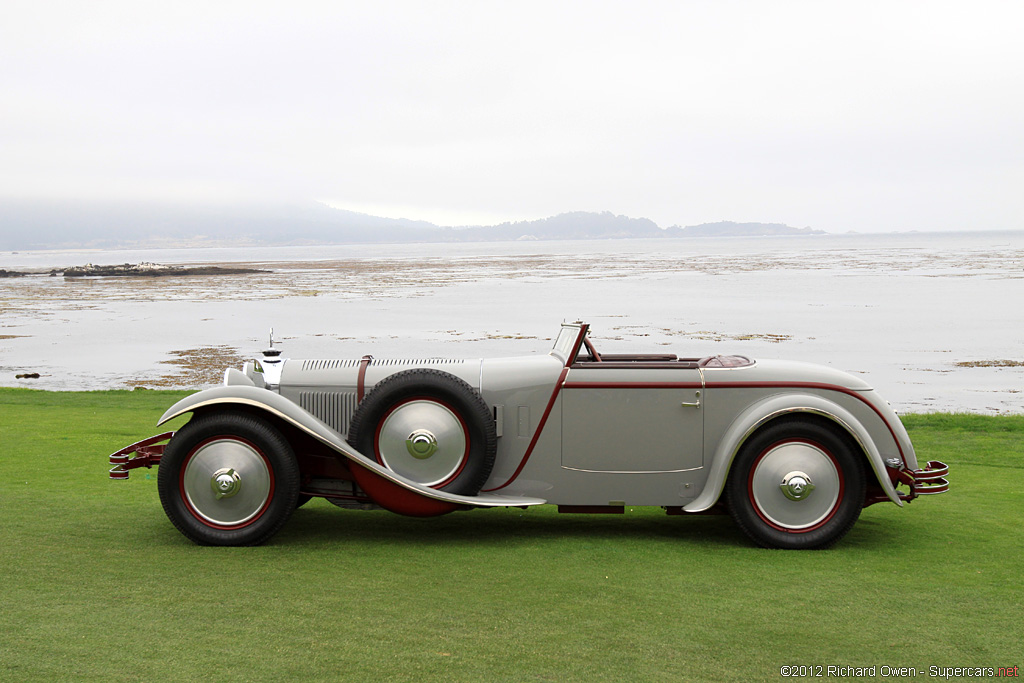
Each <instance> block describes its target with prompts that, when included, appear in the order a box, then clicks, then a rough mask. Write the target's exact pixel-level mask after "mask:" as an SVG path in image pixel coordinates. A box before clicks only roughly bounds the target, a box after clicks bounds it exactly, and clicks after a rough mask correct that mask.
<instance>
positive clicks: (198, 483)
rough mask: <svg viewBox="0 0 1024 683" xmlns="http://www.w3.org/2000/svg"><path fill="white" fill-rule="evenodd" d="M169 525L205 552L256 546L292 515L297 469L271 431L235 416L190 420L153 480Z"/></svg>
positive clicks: (279, 437)
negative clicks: (219, 547) (220, 547)
mask: <svg viewBox="0 0 1024 683" xmlns="http://www.w3.org/2000/svg"><path fill="white" fill-rule="evenodd" d="M157 488H158V489H159V492H160V502H161V503H162V504H163V507H164V512H166V513H167V517H168V518H169V519H170V520H171V523H173V524H174V526H175V527H177V528H178V530H179V531H181V533H183V534H184V535H185V536H187V537H188V538H190V539H191V540H193V541H195V542H196V543H200V544H202V545H257V544H259V543H263V542H264V541H266V540H267V539H268V538H270V537H271V536H272V535H274V534H275V533H276V532H277V531H278V530H279V529H280V528H281V526H283V525H284V523H285V522H286V521H288V518H289V517H290V516H291V513H292V512H293V511H294V510H295V507H296V503H297V502H298V497H299V468H298V464H297V462H296V460H295V456H294V455H293V453H292V449H291V447H290V446H289V445H288V442H287V441H286V440H285V438H284V437H283V436H282V435H281V433H280V432H279V431H278V430H277V429H275V428H274V427H273V426H272V425H270V424H269V423H267V422H266V421H265V420H261V419H259V418H258V417H255V416H252V415H248V414H245V413H237V412H223V413H212V414H208V415H201V416H199V417H194V418H193V419H192V421H191V422H189V423H188V424H187V425H185V426H184V427H182V428H181V429H180V430H179V431H178V432H177V433H176V434H175V435H174V438H172V439H171V441H170V443H169V444H168V445H167V450H166V451H165V452H164V456H163V458H162V459H161V461H160V471H159V474H158V477H157Z"/></svg>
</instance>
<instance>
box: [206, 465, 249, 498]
mask: <svg viewBox="0 0 1024 683" xmlns="http://www.w3.org/2000/svg"><path fill="white" fill-rule="evenodd" d="M210 487H211V488H212V489H213V494H214V498H217V499H218V500H220V499H221V498H230V497H231V496H233V495H235V494H236V493H238V490H239V489H240V488H242V478H241V477H240V476H238V472H235V471H234V470H233V469H231V468H230V467H222V468H220V469H219V470H217V471H216V472H214V473H213V477H212V478H211V479H210Z"/></svg>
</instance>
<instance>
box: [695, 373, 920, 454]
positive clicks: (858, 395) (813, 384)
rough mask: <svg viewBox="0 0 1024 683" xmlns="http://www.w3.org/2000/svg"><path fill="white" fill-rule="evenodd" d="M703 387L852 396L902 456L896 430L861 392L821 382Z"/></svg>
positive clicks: (710, 384) (757, 383) (722, 384)
mask: <svg viewBox="0 0 1024 683" xmlns="http://www.w3.org/2000/svg"><path fill="white" fill-rule="evenodd" d="M705 387H706V388H708V389H820V390H822V391H838V392H839V393H842V394H846V395H847V396H852V397H854V398H855V399H857V400H858V401H860V402H861V403H863V404H864V405H866V406H867V407H868V408H871V410H873V411H874V412H875V415H877V416H878V418H879V419H880V420H881V421H882V424H884V425H885V428H886V429H888V430H889V434H890V435H891V436H892V440H893V442H894V443H895V444H896V449H897V450H898V451H899V452H900V458H903V457H904V456H903V447H902V446H900V440H899V439H898V438H896V430H894V429H893V428H892V425H891V424H889V420H887V419H886V417H885V415H883V414H882V412H881V411H880V410H879V409H878V408H876V407H875V406H874V405H873V404H872V403H871V402H870V401H869V400H867V399H866V398H864V394H863V393H862V392H859V391H854V390H853V389H847V388H846V387H841V386H839V385H838V384H824V383H821V382H708V383H707V384H706V385H705Z"/></svg>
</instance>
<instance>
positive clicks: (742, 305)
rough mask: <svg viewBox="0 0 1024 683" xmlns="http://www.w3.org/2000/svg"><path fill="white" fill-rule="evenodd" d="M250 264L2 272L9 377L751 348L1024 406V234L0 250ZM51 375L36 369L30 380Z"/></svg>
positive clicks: (913, 390)
mask: <svg viewBox="0 0 1024 683" xmlns="http://www.w3.org/2000/svg"><path fill="white" fill-rule="evenodd" d="M140 261H150V262H157V263H164V264H198V263H217V264H225V265H231V264H246V265H255V266H256V267H259V268H263V269H265V270H267V271H268V272H265V273H259V274H255V275H230V276H228V275H225V276H206V277H198V276H197V277H181V278H156V279H146V278H130V279H129V278H80V279H79V278H76V279H70V278H69V279H67V280H65V279H64V278H61V277H47V276H33V277H24V278H3V279H0V385H3V386H31V387H37V388H44V389H102V388H116V387H126V386H138V385H142V386H181V387H188V388H200V387H202V386H205V385H208V383H210V382H216V381H217V375H219V374H220V371H221V369H222V367H223V365H225V364H237V362H238V360H239V359H240V358H242V357H248V356H252V355H254V354H256V353H258V352H259V351H260V350H261V349H262V348H264V347H265V346H266V343H267V337H268V334H269V330H270V328H274V331H275V332H274V333H275V338H276V339H278V340H279V341H280V342H281V347H282V348H283V350H284V352H285V355H286V356H291V357H295V358H300V357H306V358H308V357H358V356H362V355H363V354H366V353H372V354H373V355H374V356H377V357H384V356H395V355H400V356H423V355H430V356H435V355H436V356H447V357H457V356H467V357H488V356H505V355H519V354H529V353H546V352H547V349H548V347H549V345H550V339H551V337H552V335H553V334H554V333H555V331H556V329H557V327H558V324H559V323H560V322H561V321H562V320H576V319H582V320H585V321H588V322H590V323H591V324H592V330H593V338H594V341H595V344H596V345H597V346H598V349H599V350H600V349H601V348H605V349H607V350H608V351H611V352H626V351H635V352H652V353H654V352H673V353H676V354H678V355H680V356H703V355H709V354H714V353H740V354H744V355H748V356H751V357H755V358H788V359H793V360H804V361H810V362H815V363H821V364H825V365H830V366H833V367H836V368H839V369H842V370H846V371H848V372H852V373H855V374H858V375H862V376H864V377H866V378H867V379H868V381H869V382H870V383H871V384H873V385H874V386H875V388H877V389H878V390H879V391H880V392H881V393H882V395H883V396H885V397H886V398H887V399H888V400H889V401H890V402H891V403H892V404H893V406H894V407H896V408H897V409H898V410H901V411H907V412H911V411H913V412H920V411H932V410H968V411H973V412H984V413H1006V412H1013V413H1022V412H1024V394H1022V393H1021V392H1022V390H1024V313H1022V312H1021V302H1022V301H1024V232H1017V233H958V234H924V233H922V234H900V235H825V236H801V237H780V238H757V239H741V238H714V239H685V240H684V239H678V240H608V241H582V242H502V243H473V244H454V245H453V244H404V245H340V246H328V247H324V246H317V247H283V248H272V247H246V248H207V249H161V250H119V251H46V252H22V253H11V252H0V268H4V269H8V270H44V269H50V268H62V267H67V266H71V265H82V264H85V263H90V262H91V263H97V264H113V263H138V262H140ZM27 372H38V373H40V375H41V377H40V378H39V379H17V378H16V375H17V374H23V373H27Z"/></svg>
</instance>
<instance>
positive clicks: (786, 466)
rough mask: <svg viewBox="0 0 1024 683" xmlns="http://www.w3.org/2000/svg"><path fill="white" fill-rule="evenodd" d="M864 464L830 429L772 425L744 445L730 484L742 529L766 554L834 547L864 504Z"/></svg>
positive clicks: (731, 503) (801, 422) (805, 422)
mask: <svg viewBox="0 0 1024 683" xmlns="http://www.w3.org/2000/svg"><path fill="white" fill-rule="evenodd" d="M865 485H866V484H865V474H864V466H863V463H862V459H861V458H859V457H858V456H857V454H856V453H855V452H854V451H853V449H852V448H851V447H850V446H849V445H848V444H847V442H846V441H845V440H844V439H843V438H841V437H840V436H839V435H838V434H836V433H835V432H834V431H832V430H831V429H829V428H827V427H826V426H824V425H822V424H819V423H817V422H813V421H809V420H787V421H784V422H779V423H775V424H771V425H769V426H768V427H766V428H764V429H762V430H761V431H759V432H757V433H756V434H755V435H754V436H753V437H751V438H750V440H749V441H748V442H747V443H746V444H744V446H743V448H742V449H741V450H740V453H739V455H737V456H736V460H735V461H734V462H733V466H732V471H731V473H730V475H729V480H728V482H727V483H726V491H725V492H726V500H727V502H728V505H729V511H730V513H731V514H732V516H733V519H734V520H735V521H736V524H737V525H738V526H739V527H740V528H741V529H742V530H743V531H744V532H745V533H746V534H747V535H748V536H750V538H751V539H753V540H754V541H755V542H756V543H758V544H759V545H761V546H764V547H766V548H790V549H800V548H806V549H810V548H827V547H829V546H831V545H833V544H835V543H836V542H837V541H838V540H839V539H841V538H842V537H843V536H845V535H846V533H847V532H848V531H849V530H850V529H851V528H852V527H853V525H854V523H855V522H856V521H857V518H858V517H859V516H860V511H861V509H862V507H863V504H864V489H865Z"/></svg>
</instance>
